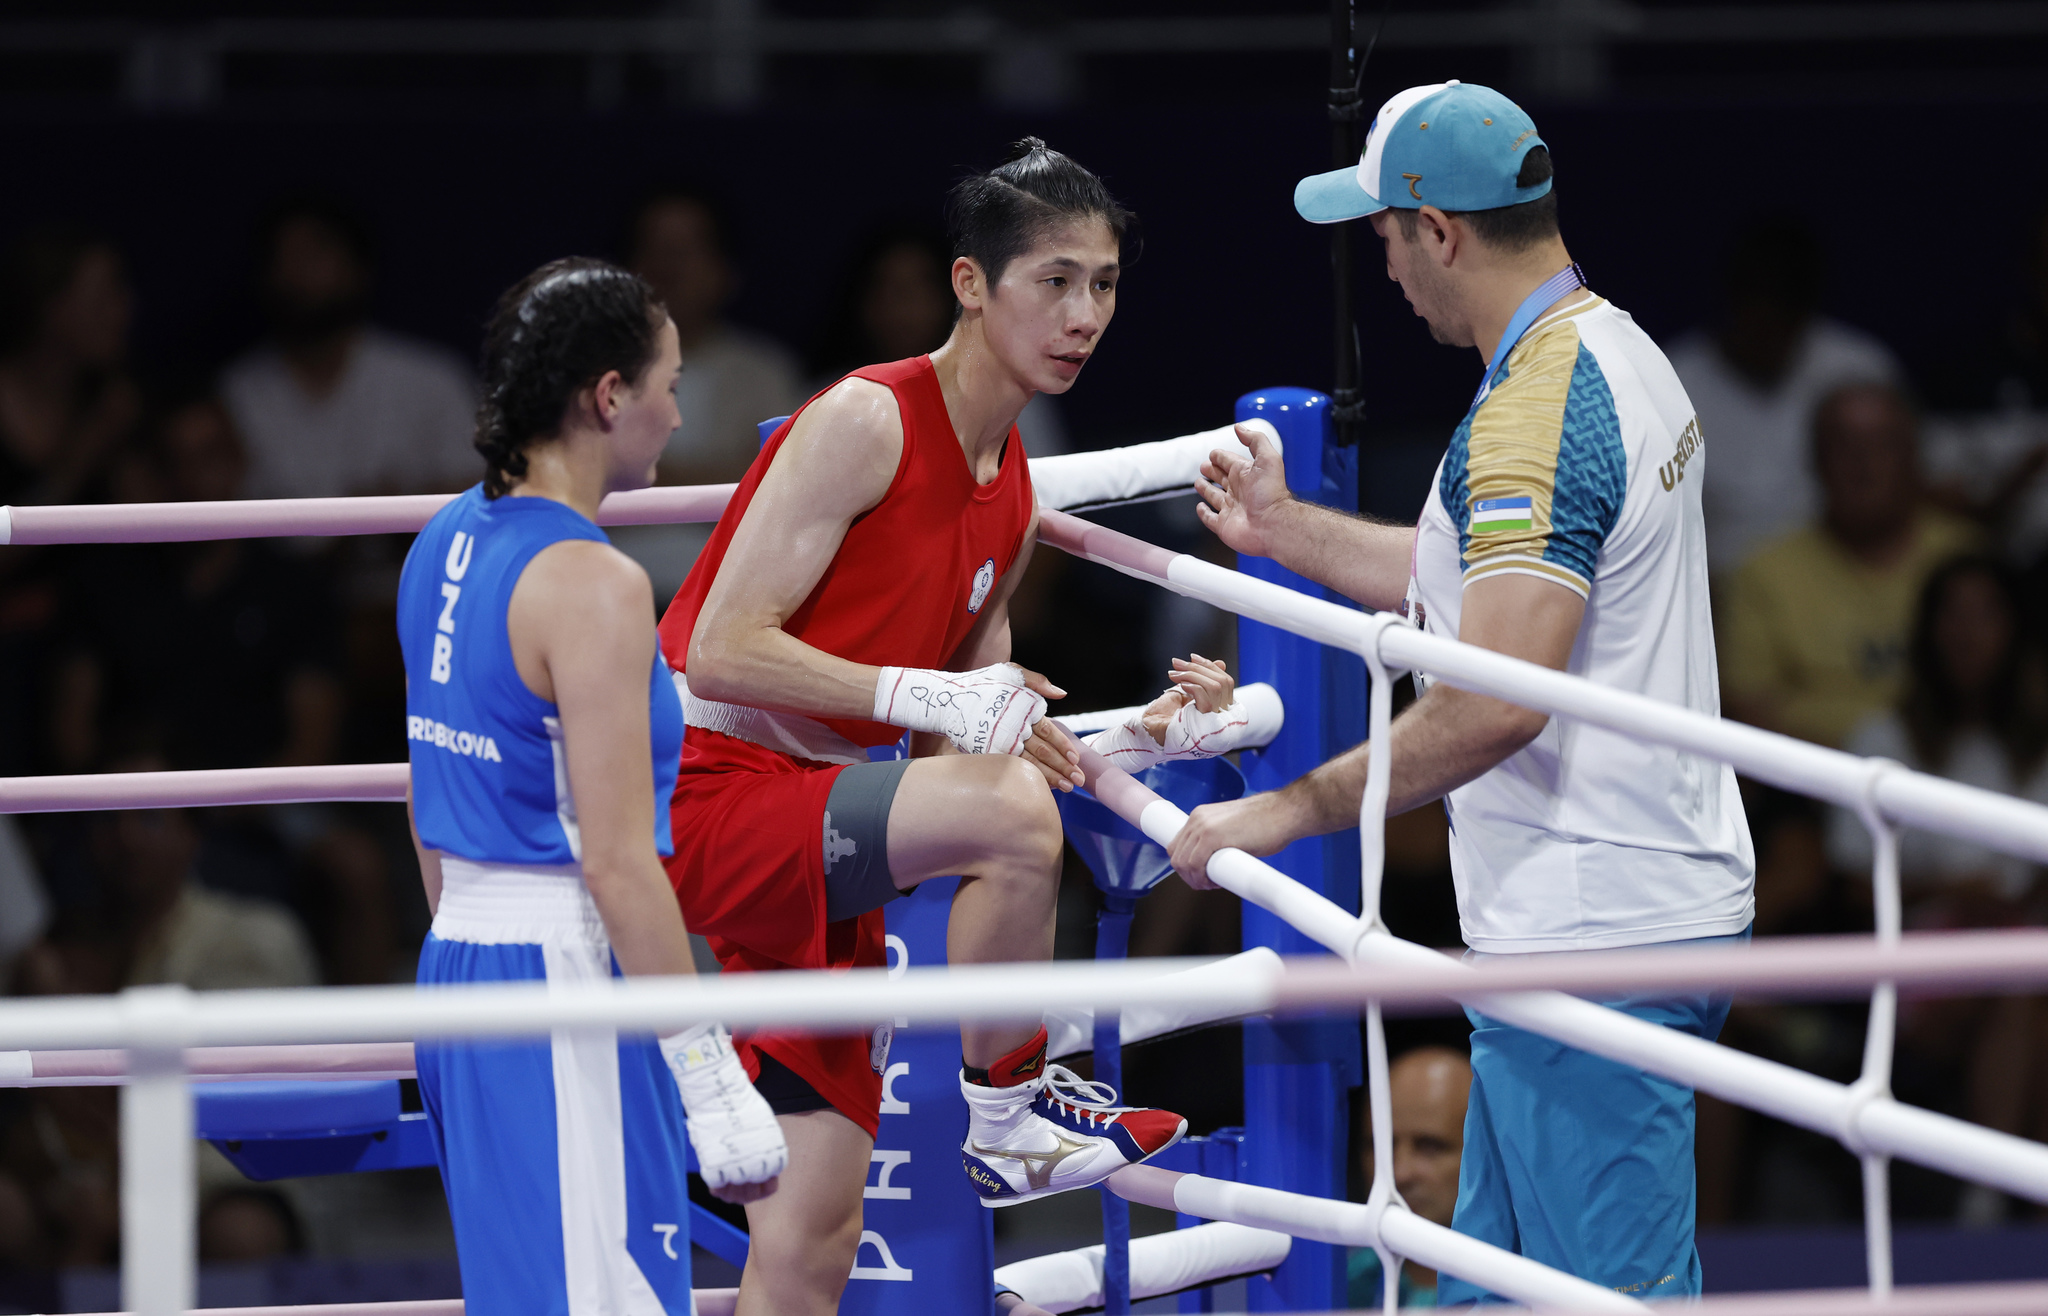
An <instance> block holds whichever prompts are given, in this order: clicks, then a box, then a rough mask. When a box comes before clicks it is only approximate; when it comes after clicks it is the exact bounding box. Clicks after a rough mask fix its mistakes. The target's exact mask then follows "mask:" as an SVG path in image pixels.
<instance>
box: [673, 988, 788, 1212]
mask: <svg viewBox="0 0 2048 1316" xmlns="http://www.w3.org/2000/svg"><path fill="white" fill-rule="evenodd" d="M661 1055H662V1059H664V1060H666V1061H668V1068H669V1072H670V1073H671V1074H673V1075H675V1080H676V1087H677V1088H678V1089H679V1090H680V1091H681V1092H682V1094H683V1114H684V1115H686V1116H688V1117H689V1124H688V1127H689V1131H690V1146H692V1147H694V1148H695V1149H696V1151H697V1169H698V1171H699V1172H700V1173H701V1174H703V1176H704V1182H705V1183H706V1184H707V1185H709V1186H710V1187H712V1188H724V1187H726V1186H728V1185H730V1184H743V1183H765V1182H767V1181H768V1180H770V1179H773V1178H774V1177H775V1176H776V1175H778V1174H781V1173H782V1171H783V1169H784V1168H785V1167H786V1166H787V1165H788V1164H789V1147H788V1144H786V1143H785V1142H784V1141H783V1140H782V1126H781V1125H780V1124H777V1123H776V1122H775V1112H774V1111H772V1110H770V1109H768V1102H767V1100H766V1099H765V1098H764V1097H762V1095H761V1094H760V1093H759V1092H756V1091H755V1090H754V1085H753V1084H752V1083H750V1082H748V1081H747V1071H746V1067H745V1066H743V1065H741V1064H740V1058H739V1055H738V1054H737V1053H736V1052H734V1050H733V1049H732V1038H731V1037H730V1036H729V1035H727V1033H726V1031H725V1029H724V1027H723V1026H722V1025H719V1024H698V1025H697V1026H696V1027H694V1028H686V1029H684V1030H683V1031H682V1032H680V1033H677V1034H675V1035H674V1036H673V1037H664V1038H662V1039H661Z"/></svg>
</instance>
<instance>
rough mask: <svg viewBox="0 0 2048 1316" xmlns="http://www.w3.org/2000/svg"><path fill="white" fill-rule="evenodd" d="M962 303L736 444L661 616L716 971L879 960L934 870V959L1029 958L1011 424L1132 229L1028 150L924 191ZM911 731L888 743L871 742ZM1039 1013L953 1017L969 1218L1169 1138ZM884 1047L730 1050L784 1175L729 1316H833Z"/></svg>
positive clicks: (1045, 846)
mask: <svg viewBox="0 0 2048 1316" xmlns="http://www.w3.org/2000/svg"><path fill="white" fill-rule="evenodd" d="M947 212H948V216H947V217H948V222H949V226H950V227H951V229H952V233H953V250H954V253H955V259H954V262H953V269H952V281H953V292H954V294H955V296H956V297H957V298H958V299H959V303H960V311H959V318H958V320H957V321H956V323H955V325H954V329H953V333H952V336H951V337H950V338H949V339H948V340H947V342H946V344H945V345H944V346H943V347H941V348H939V349H938V350H937V351H935V352H933V353H932V354H931V355H930V356H929V357H917V358H914V359H912V360H908V361H898V362H894V363H892V364H888V365H880V366H872V367H869V368H867V369H865V370H857V371H855V372H853V374H851V375H849V376H847V377H846V378H845V379H842V380H840V381H839V382H838V383H837V384H834V385H833V386H832V387H831V388H828V389H826V390H825V391H824V392H822V393H820V394H818V395H817V396H816V397H814V398H812V399H811V400H810V401H809V402H808V403H806V404H805V405H804V407H803V408H802V409H800V410H799V411H798V412H797V414H796V415H795V416H793V417H792V418H791V419H790V420H789V421H788V422H787V423H786V424H784V425H783V426H782V428H781V429H780V430H778V431H777V432H776V433H775V434H774V435H773V436H772V437H771V438H770V439H769V440H768V443H767V444H766V446H764V447H763V448H762V450H761V455H760V457H759V458H757V459H756V460H755V462H754V465H753V467H752V469H750V470H749V471H748V472H747V476H746V478H745V479H744V480H742V481H741V482H740V485H739V489H738V492H737V493H735V494H734V496H733V499H732V502H731V504H730V505H729V506H728V507H727V509H726V512H725V515H724V516H723V517H722V518H721V519H720V520H719V523H718V528H717V530H716V531H715V532H714V533H713V535H712V537H711V541H710V543H709V544H708V545H707V546H706V547H705V550H704V552H703V555H702V556H701V557H700V558H699V559H698V561H697V564H696V567H695V569H694V570H692V571H691V573H690V576H689V578H688V579H687V580H686V581H685V582H684V583H683V587H682V589H681V591H680V592H678V593H677V595H676V598H675V602H674V603H673V604H672V605H671V606H670V607H669V610H668V613H667V615H666V616H665V617H664V618H663V620H662V624H661V636H662V650H663V652H664V653H665V654H666V655H667V656H668V661H669V665H670V666H671V667H673V668H674V669H675V671H676V674H677V682H678V684H679V685H681V686H682V687H683V688H684V716H685V720H686V721H687V722H688V724H689V729H688V731H687V733H686V737H685V740H684V747H683V757H682V770H681V775H680V776H679V778H678V780H677V783H676V792H675V796H674V810H675V814H674V823H675V826H674V835H675V844H676V852H675V856H674V858H673V859H672V860H670V862H669V874H670V877H671V878H672V879H673V880H674V882H675V884H676V891H677V895H678V898H679V899H680V901H681V903H682V908H683V913H684V917H685V919H686V921H687V922H688V924H689V926H690V927H691V928H693V929H696V930H698V931H701V932H703V933H704V934H705V936H706V937H707V938H708V939H709V940H710V943H711V947H712V949H713V951H714V952H716V953H717V955H718V957H719V960H720V962H721V963H722V964H723V965H724V966H725V968H726V969H727V970H728V971H731V970H767V969H787V968H798V969H804V968H809V969H816V968H846V967H856V966H858V967H878V966H880V965H882V964H883V963H885V957H884V952H883V940H882V939H883V931H882V928H883V920H882V912H881V906H882V905H883V904H885V903H886V902H887V901H889V900H891V899H893V898H894V897H895V896H897V895H898V894H900V893H901V892H903V891H907V890H909V889H910V888H912V887H914V886H916V885H917V884H918V883H919V882H922V881H924V880H925V879H927V878H932V877H939V876H944V875H948V874H959V875H961V877H962V881H961V883H960V889H959V893H958V894H957V895H956V896H955V897H954V901H953V909H952V915H951V922H950V924H949V927H948V934H947V955H948V958H949V959H950V960H951V961H952V962H953V963H955V964H975V963H986V962H990V961H1009V960H1045V959H1049V958H1051V955H1052V934H1053V907H1054V901H1055V898H1056V896H1057V894H1058V886H1059V866H1060V853H1061V834H1060V820H1059V811H1058V809H1057V808H1055V807H1054V804H1053V799H1052V792H1051V789H1049V788H1051V787H1056V788H1058V789H1062V790H1071V789H1072V788H1073V787H1074V785H1076V784H1078V783H1079V782H1080V781H1081V779H1082V778H1081V773H1080V770H1079V767H1078V764H1079V754H1078V751H1077V747H1076V745H1075V743H1074V742H1073V740H1072V739H1071V738H1070V737H1069V736H1068V735H1067V734H1066V732H1065V731H1064V730H1063V729H1061V728H1060V727H1059V725H1058V724H1057V723H1055V722H1053V721H1051V720H1050V719H1047V718H1046V717H1045V716H1044V714H1045V706H1046V705H1045V701H1046V700H1047V699H1048V698H1057V697H1059V695H1060V694H1061V691H1060V690H1059V689H1058V688H1057V687H1055V686H1054V685H1052V684H1051V683H1050V682H1049V681H1047V680H1046V679H1045V678H1044V677H1042V676H1040V675H1038V674H1036V673H1033V672H1027V671H1025V670H1023V669H1022V668H1020V667H1017V666H1016V665H1014V664H1012V663H1010V662H1009V657H1010V624H1009V611H1008V609H1009V600H1010V595H1011V592H1012V591H1013V590H1014V589H1015V588H1016V585H1017V582H1018V580H1019V579H1020V578H1021V577H1022V576H1023V574H1024V570H1025V567H1026V565H1027V563H1028V562H1029V561H1030V558H1031V550H1032V546H1033V544H1034V543H1035V542H1036V537H1037V527H1038V516H1037V511H1036V503H1035V501H1034V499H1033V497H1032V492H1031V476H1030V472H1029V471H1028V470H1027V469H1026V467H1025V458H1024V451H1023V446H1022V443H1021V442H1020V440H1019V439H1018V437H1017V430H1016V423H1015V422H1016V419H1017V415H1018V413H1019V412H1021V411H1022V410H1023V409H1024V405H1025V403H1027V402H1029V401H1030V400H1031V396H1032V394H1034V393H1039V392H1044V393H1064V392H1065V391H1066V390H1067V389H1068V388H1070V387H1071V386H1072V385H1073V382H1074V380H1075V378H1076V377H1077V376H1078V375H1079V374H1080V373H1081V368H1082V366H1084V365H1085V364H1087V361H1088V358H1089V356H1090V354H1091V353H1093V352H1094V350H1095V348H1096V346H1097V344H1098V343H1099V342H1100V340H1101V337H1102V332H1103V330H1104V329H1105V328H1106V327H1107V326H1108V324H1109V320H1110V316H1111V315H1112V314H1113V313H1114V311H1115V309H1116V283H1117V276H1118V273H1119V258H1120V249H1121V244H1122V239H1123V234H1124V230H1125V228H1126V226H1127V224H1128V223H1129V219H1130V216H1129V214H1128V213H1127V212H1126V211H1125V210H1123V208H1122V207H1120V206H1119V205H1118V204H1117V203H1116V201H1115V200H1114V199H1113V198H1112V197H1111V196H1110V195H1109V192H1108V190H1107V189H1106V188H1104V187H1103V185H1102V183H1101V181H1100V180H1099V179H1097V178H1096V177H1095V175H1093V174H1091V173H1089V172H1088V171H1087V170H1086V169H1083V168H1082V167H1081V166H1080V165H1078V164H1076V163H1075V162H1074V161H1072V160H1070V159H1068V158H1067V157H1066V156H1064V155H1061V154H1060V153H1059V152H1056V151H1052V150H1049V149H1047V147H1046V146H1045V144H1044V143H1043V142H1040V141H1038V140H1037V139H1035V138H1033V139H1029V140H1027V141H1025V142H1022V143H1019V145H1018V147H1017V148H1016V150H1015V151H1014V152H1013V154H1012V158H1011V159H1010V161H1009V162H1008V163H1006V164H1004V165H1001V166H999V167H998V168H996V169H994V170H991V171H990V172H988V173H985V174H979V175H975V176H972V177H970V178H968V179H966V180H964V181H963V182H962V183H961V184H960V185H959V186H958V187H956V188H955V189H954V191H953V194H952V196H951V198H950V200H949V203H948V207H947ZM905 729H908V730H909V731H911V732H912V733H913V734H912V750H913V752H912V757H910V758H908V759H900V760H896V761H894V762H886V763H870V762H868V759H867V749H868V748H869V747H871V746H879V745H887V744H890V743H892V742H894V741H895V740H897V739H898V738H899V737H900V736H901V735H902V733H903V731H904V730H905ZM1045 1042H1046V1035H1045V1030H1044V1029H1043V1028H1042V1027H1040V1026H1037V1025H1021V1026H1020V1025H1004V1026H992V1025H971V1026H967V1027H963V1028H962V1029H961V1039H960V1044H961V1052H962V1056H963V1061H964V1065H963V1070H962V1074H961V1086H962V1090H963V1092H964V1093H965V1094H966V1098H967V1104H968V1108H969V1111H970V1121H969V1127H968V1130H967V1137H966V1141H965V1143H964V1144H963V1146H962V1157H963V1160H964V1162H965V1167H966V1170H967V1173H968V1176H969V1178H970V1179H972V1180H973V1182H974V1185H975V1187H976V1189H977V1190H979V1192H980V1193H981V1194H982V1199H983V1201H984V1202H985V1203H986V1204H987V1205H991V1206H1000V1205H1006V1204H1008V1203H1011V1202H1017V1201H1024V1200H1028V1199H1030V1198H1033V1197H1040V1196H1044V1195H1046V1194H1048V1193H1055V1192H1065V1191H1067V1190H1069V1189H1073V1188H1080V1187H1085V1186H1087V1185H1089V1184H1093V1183H1097V1182H1099V1181H1100V1180H1102V1179H1103V1178H1105V1177H1106V1176H1107V1175H1109V1174H1110V1173H1112V1172H1113V1171H1115V1170H1117V1169H1119V1168H1121V1167H1122V1166H1124V1165H1127V1164H1131V1163H1134V1162H1137V1161H1141V1160H1143V1159H1145V1158H1146V1157H1148V1156H1151V1155H1153V1154H1154V1153H1156V1152H1158V1151H1160V1150H1162V1149H1163V1148H1165V1147H1167V1146H1170V1145H1171V1144H1172V1143H1173V1142H1174V1141H1176V1140H1177V1139H1178V1138H1179V1137H1180V1136H1181V1134H1182V1133H1183V1132H1185V1131H1186V1127H1187V1125H1186V1122H1185V1121H1183V1120H1182V1119H1181V1118H1180V1117H1179V1116H1178V1115H1173V1114H1170V1113H1167V1112H1164V1111H1153V1110H1143V1109H1132V1108H1127V1107H1122V1106H1118V1105H1117V1104H1115V1103H1116V1094H1115V1093H1113V1092H1111V1091H1109V1090H1108V1089H1106V1088H1103V1087H1100V1086H1098V1085H1095V1084H1088V1083H1082V1082H1080V1081H1079V1080H1077V1079H1075V1078H1074V1077H1073V1076H1072V1075H1070V1074H1068V1073H1067V1071H1065V1070H1062V1069H1060V1068H1059V1067H1058V1066H1053V1067H1051V1069H1050V1070H1048V1067H1047V1065H1046V1062H1045ZM887 1046H888V1043H887V1036H886V1032H881V1033H878V1034H877V1035H876V1036H875V1037H874V1038H868V1037H844V1036H841V1037H817V1036H809V1035H804V1036H796V1035H791V1034H786V1033H756V1034H754V1035H753V1036H752V1037H751V1038H748V1039H746V1044H745V1050H744V1058H745V1060H746V1062H747V1066H748V1069H749V1072H750V1073H753V1074H754V1075H755V1082H756V1086H757V1087H758V1088H759V1089H760V1090H761V1092H762V1094H763V1095H764V1096H765V1097H767V1098H768V1101H769V1104H770V1106H771V1107H773V1108H774V1110H775V1111H776V1113H777V1115H778V1116H779V1117H780V1119H781V1123H782V1127H783V1130H784V1135H785V1137H786V1138H787V1139H788V1142H789V1149H790V1151H789V1168H788V1169H787V1170H785V1171H784V1173H783V1175H782V1181H781V1189H780V1191H778V1192H777V1193H776V1194H775V1196H773V1197H771V1198H768V1199H766V1200H764V1201H761V1202H756V1203H752V1204H750V1205H749V1206H748V1208H747V1215H748V1223H749V1226H750V1228H751V1233H752V1240H753V1243H752V1248H751V1250H750V1252H749V1255H748V1258H747V1266H746V1271H745V1275H744V1277H743V1279H742V1281H741V1285H740V1298H739V1308H738V1311H739V1313H740V1316H766V1314H767V1313H774V1316H809V1314H811V1313H816V1314H817V1316H824V1314H825V1313H829V1312H832V1311H834V1310H836V1309H837V1306H838V1301H839V1295H840V1292H841V1290H842V1289H843V1288H844V1287H845V1285H846V1280H847V1275H848V1272H849V1271H851V1269H852V1268H853V1263H854V1255H855V1251H856V1249H857V1248H858V1246H859V1242H860V1231H861V1196H862V1191H861V1190H862V1187H863V1186H864V1185H865V1183H866V1182H867V1176H868V1168H869V1165H870V1158H869V1152H870V1151H871V1149H872V1148H873V1145H874V1135H875V1129H876V1125H877V1122H878V1118H879V1112H880V1102H881V1075H882V1073H883V1071H884V1070H885V1069H886V1068H887V1061H886V1057H887Z"/></svg>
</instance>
